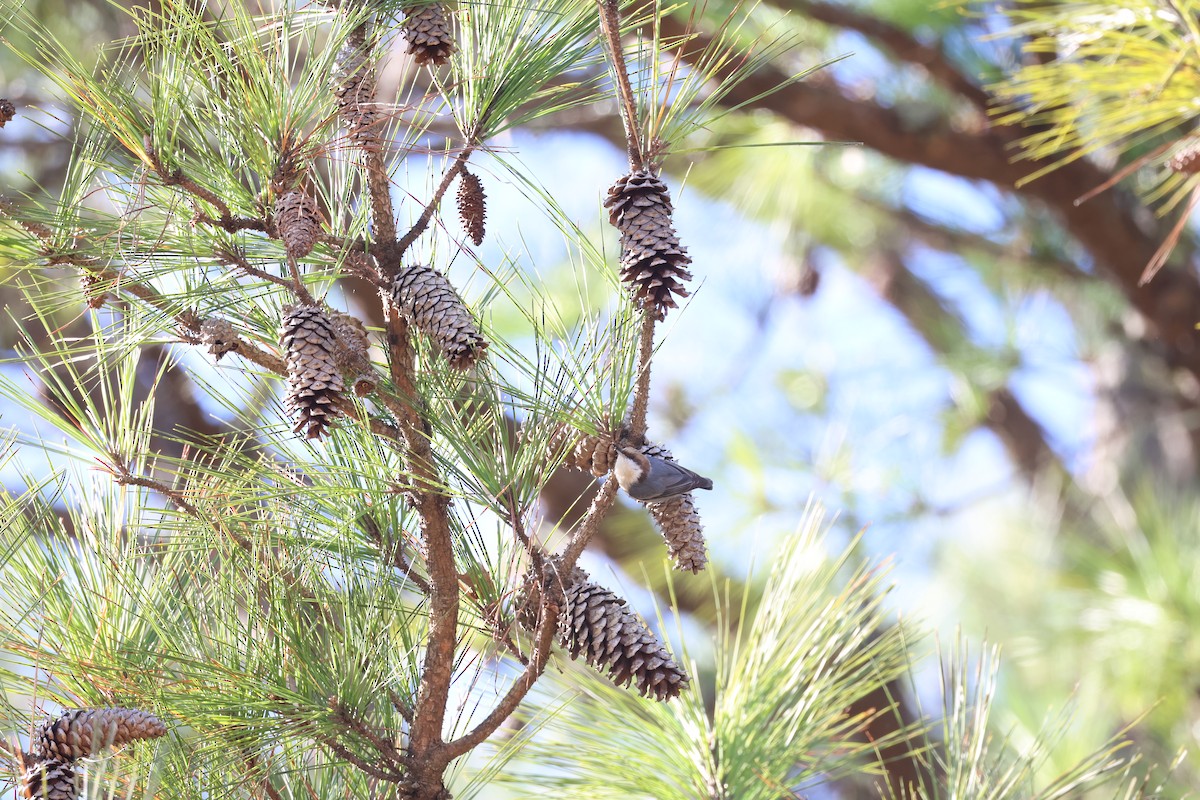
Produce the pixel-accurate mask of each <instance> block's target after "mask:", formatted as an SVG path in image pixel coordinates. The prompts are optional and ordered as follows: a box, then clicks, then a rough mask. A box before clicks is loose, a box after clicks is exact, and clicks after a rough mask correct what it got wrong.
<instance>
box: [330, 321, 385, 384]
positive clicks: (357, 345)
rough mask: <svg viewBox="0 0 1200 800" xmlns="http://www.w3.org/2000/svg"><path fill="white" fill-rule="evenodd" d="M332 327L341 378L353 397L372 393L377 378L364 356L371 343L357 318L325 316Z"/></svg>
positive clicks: (366, 357)
mask: <svg viewBox="0 0 1200 800" xmlns="http://www.w3.org/2000/svg"><path fill="white" fill-rule="evenodd" d="M329 319H330V322H331V323H332V324H333V336H334V339H336V340H337V344H338V346H337V353H336V359H337V364H338V369H340V370H341V372H342V377H343V378H345V379H346V380H347V382H349V383H350V385H351V386H353V387H354V393H355V394H356V395H358V396H359V397H366V396H367V395H369V394H370V393H371V392H373V391H375V387H376V386H377V385H379V377H378V376H377V375H376V374H375V367H373V366H372V365H371V359H370V358H369V357H368V356H367V353H368V351H370V349H371V341H370V339H368V338H367V329H366V326H364V325H363V324H362V322H361V321H360V320H359V319H358V317H354V316H351V315H350V314H343V313H342V312H340V311H331V312H330V313H329Z"/></svg>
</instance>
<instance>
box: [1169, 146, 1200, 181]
mask: <svg viewBox="0 0 1200 800" xmlns="http://www.w3.org/2000/svg"><path fill="white" fill-rule="evenodd" d="M1167 166H1168V167H1169V168H1170V169H1171V170H1172V171H1173V172H1182V173H1184V174H1185V175H1195V174H1196V173H1197V172H1200V141H1194V142H1191V143H1189V144H1188V145H1186V146H1185V147H1183V149H1181V150H1178V151H1177V152H1176V153H1175V155H1173V156H1171V158H1170V159H1169V160H1168V161H1167Z"/></svg>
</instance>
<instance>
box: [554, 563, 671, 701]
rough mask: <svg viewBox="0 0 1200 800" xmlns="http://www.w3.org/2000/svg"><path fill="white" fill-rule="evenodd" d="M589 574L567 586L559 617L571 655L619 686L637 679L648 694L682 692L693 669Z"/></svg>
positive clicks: (668, 695) (661, 697) (662, 695)
mask: <svg viewBox="0 0 1200 800" xmlns="http://www.w3.org/2000/svg"><path fill="white" fill-rule="evenodd" d="M579 572H581V573H582V572H583V570H579ZM583 574H584V576H585V577H584V578H583V579H579V580H576V581H575V582H574V583H572V584H571V585H570V586H568V587H567V590H566V598H565V605H564V606H563V607H562V610H561V612H560V613H559V618H558V640H559V643H560V644H562V646H563V647H565V648H566V649H567V652H569V653H570V654H571V658H578V657H579V656H580V655H582V656H583V658H584V660H585V661H586V662H587V663H588V664H590V665H592V666H593V667H595V668H596V669H598V670H601V671H605V672H607V675H608V678H609V680H611V681H612V682H613V683H614V684H616V685H617V686H628V685H629V684H630V683H631V682H632V683H635V684H636V685H637V688H638V692H639V693H640V694H641V695H642V696H643V697H645V696H646V695H653V696H654V699H655V700H659V701H665V700H670V699H671V698H672V697H676V696H678V694H679V693H680V691H682V690H683V689H684V688H686V687H687V685H688V676H687V673H686V672H684V671H683V669H682V668H680V666H679V665H678V664H676V663H675V660H674V659H673V658H672V657H671V654H670V653H669V652H668V651H667V649H666V648H665V647H663V645H662V643H661V642H659V641H658V638H657V637H656V636H655V635H654V634H653V633H651V632H650V629H649V628H647V627H646V625H645V623H643V622H642V621H641V619H639V618H638V617H637V615H635V614H634V613H633V612H632V611H631V610H630V609H629V608H628V606H627V605H626V602H625V600H623V599H622V598H620V597H618V596H617V595H615V594H614V593H612V592H611V591H609V590H608V589H606V588H604V587H603V586H601V585H599V584H597V583H592V582H591V581H589V580H586V573H583Z"/></svg>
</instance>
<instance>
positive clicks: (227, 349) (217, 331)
mask: <svg viewBox="0 0 1200 800" xmlns="http://www.w3.org/2000/svg"><path fill="white" fill-rule="evenodd" d="M200 338H201V339H202V340H203V341H204V343H205V344H206V345H208V352H210V353H212V354H213V355H214V356H216V357H217V361H220V360H221V356H223V355H225V354H226V353H234V352H237V349H238V335H237V331H235V330H234V329H233V325H231V324H229V320H227V319H221V318H220V317H208V318H207V319H205V320H204V322H202V323H200Z"/></svg>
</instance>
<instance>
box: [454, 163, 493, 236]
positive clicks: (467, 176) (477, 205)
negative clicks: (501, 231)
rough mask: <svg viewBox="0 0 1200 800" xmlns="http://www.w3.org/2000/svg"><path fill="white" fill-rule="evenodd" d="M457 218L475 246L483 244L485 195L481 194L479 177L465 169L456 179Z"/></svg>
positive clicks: (485, 214) (485, 219)
mask: <svg viewBox="0 0 1200 800" xmlns="http://www.w3.org/2000/svg"><path fill="white" fill-rule="evenodd" d="M458 218H459V220H460V221H461V222H462V226H463V230H464V231H466V232H467V235H468V236H470V237H471V241H472V242H474V243H475V246H476V247H478V246H479V245H481V244H483V235H484V232H485V229H486V225H487V195H486V194H484V192H483V182H482V181H480V180H479V176H478V175H475V174H474V173H471V172H467V171H466V170H465V169H464V170H463V171H462V176H461V177H460V178H459V179H458Z"/></svg>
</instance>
